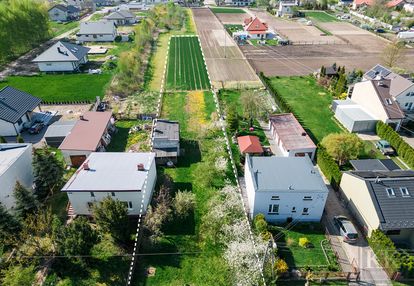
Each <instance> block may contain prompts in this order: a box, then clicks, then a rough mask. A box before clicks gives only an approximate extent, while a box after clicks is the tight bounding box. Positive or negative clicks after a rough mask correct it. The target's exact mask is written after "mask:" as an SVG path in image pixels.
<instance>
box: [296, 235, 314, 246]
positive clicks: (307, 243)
mask: <svg viewBox="0 0 414 286" xmlns="http://www.w3.org/2000/svg"><path fill="white" fill-rule="evenodd" d="M299 246H300V247H303V248H309V247H311V246H312V243H311V242H310V240H309V239H308V238H307V237H301V238H299Z"/></svg>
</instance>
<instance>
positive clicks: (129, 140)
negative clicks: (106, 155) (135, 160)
mask: <svg viewBox="0 0 414 286" xmlns="http://www.w3.org/2000/svg"><path fill="white" fill-rule="evenodd" d="M143 124H151V122H150V121H142V120H120V121H117V122H116V123H115V126H116V128H117V131H116V133H115V134H114V135H112V139H111V143H110V144H109V146H108V148H107V151H108V152H128V150H129V148H130V147H131V146H132V145H135V144H140V148H139V149H140V150H141V151H149V150H150V147H149V136H150V132H149V131H145V130H141V131H138V132H135V133H131V134H130V133H129V131H130V129H131V128H132V127H133V126H137V125H138V126H142V125H143Z"/></svg>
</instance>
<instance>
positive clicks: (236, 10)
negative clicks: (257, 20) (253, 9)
mask: <svg viewBox="0 0 414 286" xmlns="http://www.w3.org/2000/svg"><path fill="white" fill-rule="evenodd" d="M210 10H211V12H213V13H227V14H244V13H246V12H244V10H243V9H239V8H210Z"/></svg>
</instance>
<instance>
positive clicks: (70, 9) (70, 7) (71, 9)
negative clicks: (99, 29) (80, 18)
mask: <svg viewBox="0 0 414 286" xmlns="http://www.w3.org/2000/svg"><path fill="white" fill-rule="evenodd" d="M67 9H68V12H69V13H78V12H80V9H79V8H78V7H76V6H73V5H68V6H67Z"/></svg>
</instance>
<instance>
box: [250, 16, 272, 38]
mask: <svg viewBox="0 0 414 286" xmlns="http://www.w3.org/2000/svg"><path fill="white" fill-rule="evenodd" d="M244 31H245V32H246V33H247V35H248V37H249V38H250V39H256V40H265V39H268V38H272V36H273V33H272V32H271V31H269V27H268V26H267V24H266V23H263V22H261V21H260V20H259V18H257V17H255V18H253V17H250V18H247V19H245V20H244Z"/></svg>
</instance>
